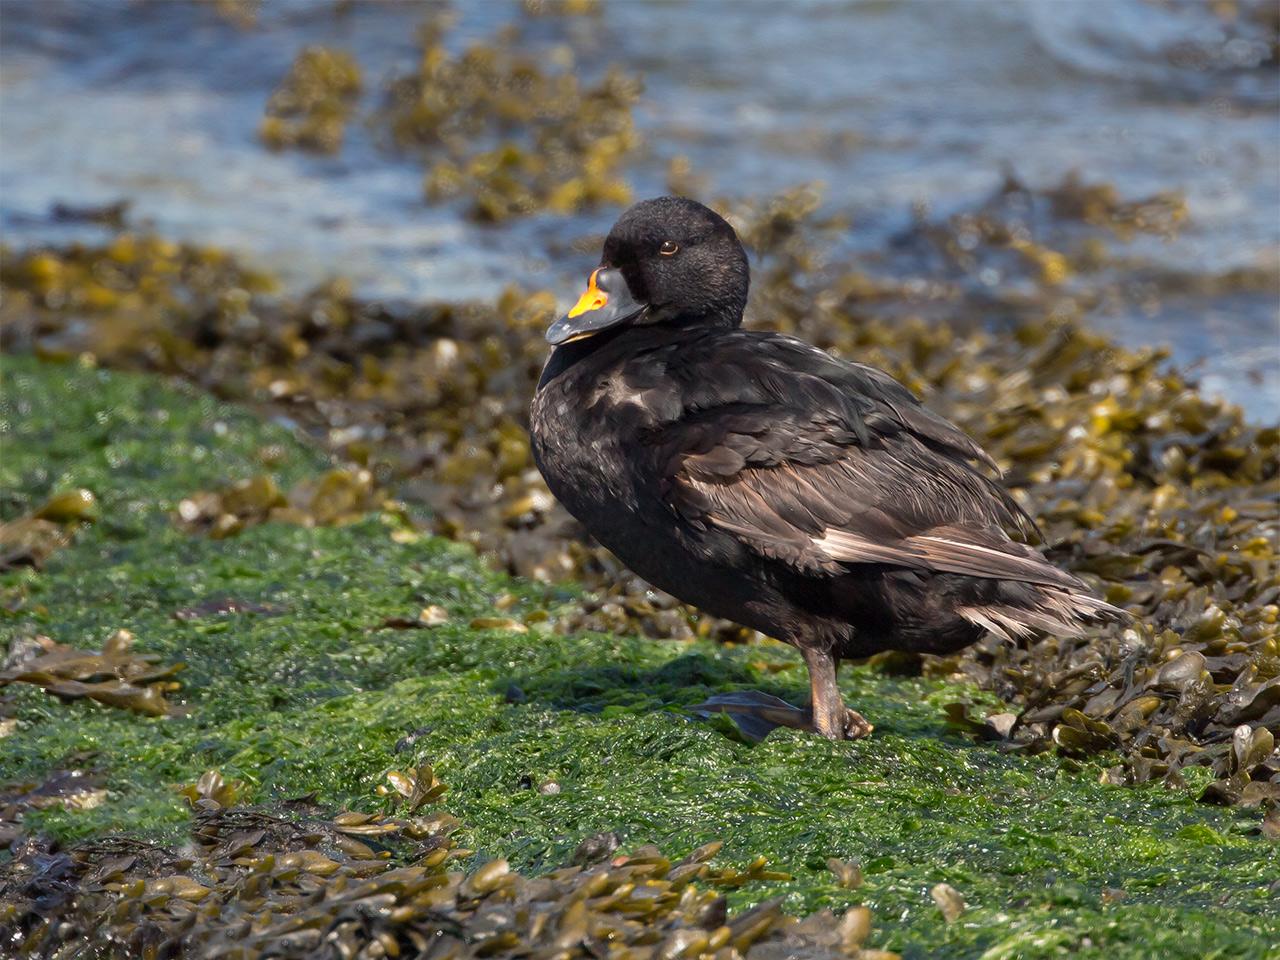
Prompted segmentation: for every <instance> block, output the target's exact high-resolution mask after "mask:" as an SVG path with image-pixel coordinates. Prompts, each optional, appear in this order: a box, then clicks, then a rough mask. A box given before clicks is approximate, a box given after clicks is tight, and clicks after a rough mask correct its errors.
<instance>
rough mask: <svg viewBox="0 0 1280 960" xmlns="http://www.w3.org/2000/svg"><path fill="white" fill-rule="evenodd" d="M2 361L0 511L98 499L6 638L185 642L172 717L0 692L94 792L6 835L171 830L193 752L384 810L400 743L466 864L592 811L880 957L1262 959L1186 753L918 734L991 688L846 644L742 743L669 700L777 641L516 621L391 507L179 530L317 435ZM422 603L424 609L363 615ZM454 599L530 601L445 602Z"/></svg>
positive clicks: (767, 671) (56, 369)
mask: <svg viewBox="0 0 1280 960" xmlns="http://www.w3.org/2000/svg"><path fill="white" fill-rule="evenodd" d="M2 369H3V371H4V376H5V386H6V389H5V393H4V401H3V406H2V407H0V431H2V432H0V443H2V444H3V457H2V458H0V486H2V487H3V488H4V489H5V490H6V492H7V494H8V497H7V501H6V502H7V504H9V505H8V506H6V509H10V510H15V511H18V510H23V509H27V508H28V507H29V506H30V505H32V504H36V503H38V502H40V501H41V500H42V499H43V498H45V497H47V495H48V494H49V493H50V492H51V491H53V490H55V489H64V488H86V489H89V490H92V491H93V492H94V494H95V495H96V497H97V498H98V501H99V503H100V505H101V516H102V520H101V521H100V522H99V523H97V524H95V525H93V526H89V527H85V528H82V529H81V530H79V531H78V532H77V534H76V537H75V542H74V543H73V544H72V545H71V546H70V547H68V548H67V549H64V550H63V551H61V552H59V553H58V554H56V555H54V556H53V557H51V558H50V561H49V564H48V567H47V569H46V570H45V571H44V572H43V573H40V574H33V573H30V572H25V571H19V572H13V573H9V574H6V575H4V577H3V579H0V585H2V587H0V589H3V591H4V604H3V610H4V613H3V615H2V616H3V620H0V624H3V632H4V634H5V635H6V636H7V637H8V639H10V641H12V640H13V638H15V637H19V636H25V635H28V634H29V633H31V632H32V631H38V632H43V633H45V634H48V635H50V636H52V637H54V639H56V640H59V641H62V642H71V641H77V642H81V641H92V642H96V643H100V642H101V641H102V640H104V639H105V638H106V637H107V636H109V635H110V634H111V632H112V631H114V630H116V629H121V628H124V629H128V630H129V631H131V632H132V633H133V634H134V635H135V637H136V638H137V639H136V641H135V644H136V647H137V648H138V649H139V650H140V651H146V652H149V653H154V654H157V655H159V656H160V657H162V658H165V659H166V660H169V659H172V660H181V661H184V662H185V663H186V664H187V665H188V667H187V670H186V671H184V673H183V674H182V680H183V688H182V691H181V693H180V699H181V702H182V705H183V706H184V708H185V715H184V716H177V717H168V718H145V717H138V716H134V715H131V714H128V713H126V712H124V711H118V710H112V709H108V708H103V707H99V706H95V705H92V704H86V703H84V702H75V703H61V702H58V701H57V700H54V699H52V698H50V697H48V696H47V695H46V694H44V693H43V692H41V691H38V690H36V689H23V690H17V691H14V690H13V688H10V691H8V692H7V693H6V694H5V695H4V696H3V698H2V699H0V712H3V714H4V715H6V716H9V717H11V718H12V719H14V720H16V721H17V723H16V729H14V731H13V732H12V733H11V734H10V735H9V736H7V737H5V738H4V739H3V741H0V744H3V753H2V754H0V783H4V782H11V781H18V780H27V779H33V778H34V779H39V778H42V777H45V776H47V775H48V774H49V773H50V772H51V771H53V770H56V769H60V768H68V767H74V768H77V769H87V770H93V771H96V772H97V775H98V776H100V777H101V778H102V784H103V786H104V787H105V789H106V791H107V794H106V799H105V801H104V802H102V803H100V804H99V805H98V806H96V807H93V808H92V809H85V810H62V809H57V808H52V809H46V810H40V811H35V810H30V811H27V812H25V814H24V821H23V822H24V824H25V826H26V827H27V828H28V829H37V830H44V831H49V832H51V833H52V834H54V835H55V836H57V837H60V838H62V839H63V840H64V841H70V840H74V839H76V838H87V837H97V836H101V835H103V834H104V833H109V832H126V833H128V834H130V835H133V836H142V837H154V838H159V839H162V840H168V841H173V840H176V839H177V838H178V837H179V836H180V834H181V831H182V829H183V825H184V824H185V822H186V818H187V813H186V812H185V805H184V801H183V799H182V797H181V796H180V794H179V792H178V787H179V786H180V785H181V784H184V783H190V782H192V781H194V780H195V779H197V778H198V777H199V776H200V775H201V773H203V771H205V770H207V769H214V768H216V769H219V770H221V771H222V772H223V774H224V775H225V776H226V777H227V778H228V779H233V778H234V779H240V780H243V781H245V782H246V784H247V785H248V787H247V790H248V794H249V797H250V799H251V800H252V801H254V802H257V803H261V804H267V805H273V804H275V805H278V804H281V803H282V802H283V801H285V800H286V799H288V798H290V797H296V796H300V795H304V794H313V795H314V797H315V800H316V802H318V803H321V804H325V805H329V806H331V807H332V808H339V807H350V808H354V809H357V810H358V809H365V810H369V811H375V810H386V809H389V807H388V805H389V804H391V803H392V802H393V798H389V797H385V796H380V795H379V791H378V787H379V786H380V785H382V784H384V783H386V774H387V772H388V771H390V770H402V769H403V768H405V767H407V766H420V765H422V764H424V763H425V764H430V765H431V766H432V768H433V770H434V771H435V773H436V774H438V776H439V778H440V779H441V780H442V781H443V782H444V783H446V784H447V785H448V787H449V792H448V793H447V794H446V795H445V796H444V798H443V800H442V801H441V802H443V803H444V805H445V807H446V809H447V810H448V811H449V812H450V813H452V814H453V815H455V816H457V817H458V818H459V819H460V820H461V821H462V823H463V824H464V828H463V830H462V832H461V833H460V834H459V839H460V842H462V843H463V844H464V845H466V846H468V847H471V848H474V849H475V850H476V851H477V855H478V856H479V857H480V858H481V859H489V858H492V857H498V856H501V857H506V858H508V859H509V860H510V862H511V863H512V865H513V866H514V867H516V868H518V869H521V870H525V871H532V872H542V871H545V870H547V869H550V868H554V867H556V866H558V865H559V864H562V863H565V862H567V861H568V860H569V858H570V857H571V856H572V854H573V852H574V851H575V850H576V849H577V847H578V845H579V844H580V843H581V842H582V841H583V840H584V839H586V838H588V837H591V836H594V835H597V834H601V833H614V834H617V836H618V839H619V841H620V843H621V844H622V846H623V848H624V849H628V848H630V849H634V848H636V847H637V846H639V845H641V844H644V843H650V842H655V843H659V844H660V845H661V846H662V848H663V849H664V850H666V851H668V852H669V853H671V854H672V855H673V856H680V855H683V854H684V853H686V852H688V851H690V850H692V849H694V848H695V847H698V846H701V845H702V844H703V843H705V842H706V841H707V840H708V839H709V838H712V837H720V838H722V839H723V840H724V841H725V846H724V848H723V850H722V853H721V855H720V856H721V859H722V860H724V861H725V862H727V863H730V864H739V865H741V866H742V867H745V866H746V865H748V864H749V863H750V862H751V861H752V860H753V858H755V857H757V856H758V855H763V856H765V857H767V858H768V860H769V861H770V862H771V863H773V864H776V865H777V866H778V868H779V869H780V870H782V871H785V872H786V873H788V874H790V875H791V876H792V877H793V879H791V880H780V879H777V880H764V879H760V880H756V881H752V882H749V883H747V884H745V885H743V886H742V887H740V888H738V889H735V890H732V891H731V892H730V893H729V898H730V902H731V904H733V905H735V906H746V905H749V904H752V903H757V902H760V901H762V900H764V899H766V898H768V897H770V896H775V895H776V896H782V897H784V898H785V900H784V904H785V906H786V908H787V909H788V910H789V911H791V912H808V911H810V910H814V909H818V908H822V907H831V908H833V909H837V910H842V909H844V908H845V907H847V906H849V905H851V904H855V903H859V904H865V905H866V906H869V907H870V908H871V909H872V911H873V912H874V914H875V916H876V917H877V918H878V922H879V927H880V929H881V931H882V936H880V937H879V939H878V940H877V943H879V944H881V945H884V946H886V947H888V948H890V949H896V950H901V951H902V952H903V953H904V955H906V956H934V955H941V956H979V955H987V956H991V957H1001V956H1009V957H1014V956H1017V957H1037V956H1046V957H1047V956H1056V955H1059V954H1060V953H1061V952H1063V951H1070V952H1073V953H1079V954H1080V955H1082V956H1103V955H1106V956H1135V957H1136V956H1150V955H1152V951H1153V950H1154V951H1155V952H1158V953H1159V954H1160V955H1162V956H1171V957H1173V956H1187V957H1191V956H1197V957H1198V956H1205V955H1213V954H1214V952H1215V951H1218V952H1219V953H1220V954H1221V955H1231V956H1265V955H1267V950H1268V944H1273V943H1276V942H1280V908H1278V907H1277V902H1276V898H1277V890H1276V889H1275V885H1274V880H1275V877H1274V870H1273V867H1272V860H1273V858H1274V848H1273V844H1271V843H1269V842H1268V841H1265V840H1263V839H1262V838H1260V837H1259V836H1258V835H1257V833H1258V826H1257V822H1256V817H1254V816H1251V815H1248V814H1238V813H1235V812H1233V811H1231V810H1224V809H1219V808H1214V807H1208V806H1204V805H1201V804H1197V803H1196V801H1195V798H1196V795H1197V789H1196V788H1197V787H1201V786H1203V785H1204V783H1205V782H1206V781H1207V779H1208V776H1207V774H1206V773H1204V772H1203V771H1196V770H1189V771H1187V772H1186V776H1187V780H1188V781H1189V782H1188V785H1187V786H1186V787H1183V788H1181V789H1165V788H1161V787H1157V786H1144V787H1137V788H1132V789H1129V788H1121V787H1116V786H1111V785H1108V784H1106V783H1102V782H1099V781H1100V779H1102V778H1103V774H1104V771H1105V763H1104V762H1102V761H1098V760H1090V759H1088V758H1085V759H1083V760H1080V761H1074V760H1069V759H1060V758H1056V757H1054V756H1052V755H1048V754H1046V755H1039V756H1024V755H1019V754H1008V753H1002V752H1000V751H998V750H997V749H996V748H995V747H993V746H991V745H988V744H975V743H973V742H972V741H971V740H970V739H969V738H968V737H966V736H963V735H961V734H960V733H958V732H956V731H954V730H951V729H949V728H948V726H947V710H946V706H947V704H951V703H954V702H956V701H965V702H968V703H969V704H970V707H969V709H970V711H971V712H974V713H978V714H980V713H982V712H994V711H997V710H1000V709H1002V706H1001V705H1000V703H999V701H997V700H995V699H994V698H992V697H991V696H990V695H989V694H984V693H981V692H980V691H978V690H976V689H974V688H973V687H971V686H967V685H963V684H961V685H957V684H955V683H951V682H947V681H945V680H939V679H930V678H926V677H901V676H886V675H885V674H883V673H881V672H879V671H877V670H875V669H874V668H871V667H860V668H858V669H855V670H853V671H850V672H848V673H847V674H846V675H845V676H844V677H843V678H842V687H843V692H844V694H845V696H846V697H847V698H848V699H849V700H850V702H853V703H855V704H857V705H858V706H859V707H860V708H862V709H865V710H870V711H872V712H874V713H875V714H876V715H877V720H878V721H879V723H878V729H877V734H876V736H875V737H874V738H872V739H870V740H868V741H860V742H858V743H853V744H831V743H828V742H826V741H820V740H816V739H814V738H811V737H806V736H803V735H798V734H795V733H792V732H788V731H781V732H779V733H777V734H775V735H773V736H771V737H770V738H769V739H768V740H767V741H765V742H764V743H763V744H760V745H756V746H749V745H747V744H744V743H742V742H741V741H740V740H739V739H737V738H736V737H734V736H733V735H732V732H731V730H729V729H727V728H726V727H725V726H723V725H720V724H717V723H704V722H698V721H695V720H693V719H692V718H691V717H690V716H689V715H688V713H687V708H688V707H690V706H692V705H693V704H695V703H697V702H699V701H700V700H702V699H705V697H706V696H707V695H708V694H711V693H715V692H725V691H730V690H735V689H748V688H750V689H763V690H766V691H769V692H773V693H776V694H778V695H780V696H784V697H789V698H792V699H800V698H802V697H803V686H804V681H803V671H802V669H801V668H800V664H799V662H798V661H797V660H796V658H795V657H794V656H793V655H792V654H791V652H790V651H789V649H787V648H785V647H782V646H781V645H778V644H771V643H769V644H752V645H734V646H728V647H726V646H724V645H721V644H714V643H710V642H705V641H696V642H684V643H670V642H668V643H657V642H653V641H649V640H645V639H641V638H638V637H636V636H632V635H604V634H590V633H583V634H579V633H575V634H569V635H565V634H561V633H557V632H554V631H553V630H551V629H549V628H548V627H547V626H546V622H545V621H540V620H539V619H538V618H536V617H531V616H528V615H529V614H531V613H532V612H533V611H535V610H536V609H540V608H548V607H550V608H551V609H552V610H553V611H554V610H557V609H559V608H560V607H561V606H563V605H564V604H570V605H572V603H573V602H574V599H573V596H572V594H571V593H567V592H564V591H558V590H555V589H552V588H547V587H543V586H539V585H536V584H530V583H527V582H520V581H512V580H509V579H507V578H505V577H503V576H501V575H499V574H496V573H494V572H492V571H491V570H489V569H487V568H485V567H484V566H483V565H481V564H480V563H479V562H478V561H477V560H476V558H475V557H474V555H473V554H471V553H470V551H468V550H466V549H465V548H462V547H459V546H457V545H453V544H449V543H447V542H445V541H441V540H437V539H432V538H412V539H409V540H408V541H407V542H405V541H406V538H403V537H400V538H397V537H393V534H394V533H395V531H396V530H400V529H403V527H402V521H401V520H400V519H398V518H388V517H386V516H383V515H378V514H374V515H371V516H370V517H369V518H368V519H367V520H364V521H362V522H359V523H356V524H353V525H350V526H346V527H340V528H334V527H316V528H306V527H300V526H294V525H285V524H278V523H265V524H260V525H258V526H254V527H252V528H250V529H247V530H245V531H244V532H243V533H241V534H240V535H239V536H237V537H234V538H229V539H224V540H214V539H209V538H206V537H192V536H190V535H189V534H187V533H185V532H183V531H182V530H180V529H178V528H177V526H176V525H175V524H174V523H173V522H172V513H173V511H174V509H175V508H176V505H177V504H178V503H179V502H180V500H181V499H182V498H183V497H184V496H186V495H187V494H188V493H189V492H190V491H191V490H193V489H200V488H206V487H212V486H217V485H219V484H220V483H222V482H224V481H225V480H226V479H228V478H233V477H235V476H237V475H239V476H250V475H254V474H256V473H260V472H261V470H262V464H263V458H262V451H263V449H264V448H271V449H272V451H273V452H272V455H271V456H270V458H269V461H270V463H271V465H272V466H271V470H272V471H273V474H274V475H275V476H276V477H277V478H278V482H280V483H289V484H291V483H296V482H299V481H302V480H304V479H306V478H307V477H308V476H311V477H314V476H318V475H320V474H322V473H323V472H324V470H325V469H326V467H327V464H326V462H325V459H324V458H323V457H322V456H320V455H319V454H317V453H316V452H315V451H313V450H311V449H309V448H308V447H306V446H305V445H303V444H301V443H300V442H299V441H298V440H297V439H296V438H294V437H293V436H292V435H291V434H290V433H289V432H287V431H286V430H285V429H283V428H281V427H277V426H273V425H270V424H263V423H261V422H259V421H256V420H255V419H253V418H252V417H250V416H248V415H246V414H245V413H244V412H242V411H238V410H236V409H235V408H233V407H228V406H226V405H223V404H220V403H217V402H215V401H212V400H210V399H209V398H208V397H206V396H203V395H201V394H199V393H196V392H194V391H191V390H190V389H188V388H184V387H181V386H180V385H173V384H165V383H163V382H161V381H159V380H157V379H155V378H150V377H139V376H134V375H123V374H111V373H105V372H102V371H98V370H93V369H89V368H85V367H83V366H75V365H50V364H43V363H39V362H36V361H33V360H30V359H13V358H9V359H6V360H4V361H3V368H2ZM219 425H221V426H219ZM196 451H203V453H199V454H197V453H196ZM226 598H232V599H234V600H235V601H236V604H238V606H235V605H233V606H230V607H228V606H227V605H226V604H219V603H218V602H216V601H219V600H223V599H226ZM211 601H215V602H211ZM426 605H438V606H440V607H443V608H444V609H445V610H447V611H448V613H449V618H448V620H447V621H446V622H443V623H438V624H437V625H435V626H431V627H423V628H421V629H412V630H403V629H392V628H389V627H387V626H385V624H386V623H387V621H389V620H393V619H395V618H405V617H414V616H416V615H417V612H418V611H419V610H420V609H421V608H422V607H424V606H426ZM201 610H203V611H204V612H200V611H201ZM179 611H185V612H187V613H188V614H191V613H192V612H193V611H194V612H195V614H194V615H188V616H184V617H179V616H176V615H175V614H176V613H177V612H179ZM476 617H495V618H515V619H516V620H518V621H521V622H523V621H524V620H525V619H528V620H529V621H530V622H529V623H528V626H527V632H523V633H518V632H513V631H511V630H503V629H486V630H476V629H472V628H471V627H469V626H466V624H467V623H468V622H469V621H470V620H471V619H473V618H476ZM549 783H554V784H555V785H556V789H555V790H546V789H539V788H540V787H543V786H545V785H546V784H549ZM831 857H837V858H839V859H841V860H843V861H854V862H857V863H859V864H860V866H861V870H862V874H863V883H862V885H861V886H859V887H857V888H856V889H855V890H849V889H847V888H846V887H845V886H842V885H841V884H840V882H839V879H838V878H837V877H836V876H835V875H834V874H833V873H832V872H831V871H830V870H829V869H828V866H827V861H828V859H829V858H831ZM0 869H3V868H0ZM940 882H945V883H948V884H950V885H951V886H953V887H954V888H955V889H956V890H958V891H959V892H960V894H961V895H962V896H963V897H964V899H965V901H966V902H967V904H968V906H967V909H966V910H965V912H964V913H963V914H962V915H961V916H960V918H959V919H958V920H956V921H955V922H954V923H947V922H946V921H945V920H944V918H943V916H942V914H941V912H940V911H939V910H938V907H937V906H936V905H935V904H934V903H933V901H932V899H931V898H930V895H929V890H930V889H931V888H933V887H934V886H935V885H936V884H937V883H940Z"/></svg>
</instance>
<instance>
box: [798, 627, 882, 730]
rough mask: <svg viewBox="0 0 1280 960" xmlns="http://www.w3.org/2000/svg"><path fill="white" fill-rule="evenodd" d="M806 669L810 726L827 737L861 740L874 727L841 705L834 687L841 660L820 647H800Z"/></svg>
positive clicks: (841, 699)
mask: <svg viewBox="0 0 1280 960" xmlns="http://www.w3.org/2000/svg"><path fill="white" fill-rule="evenodd" d="M801 652H802V653H803V654H804V662H805V664H806V665H807V666H808V668H809V692H810V694H811V696H812V704H811V706H810V708H809V709H810V711H811V715H812V717H813V729H814V730H816V731H817V732H818V733H820V734H821V735H822V736H824V737H826V738H827V739H828V740H860V739H862V738H863V737H865V736H867V735H869V734H870V733H871V731H872V730H874V729H875V728H874V727H873V726H872V725H871V724H870V723H868V722H867V719H866V717H864V716H863V715H862V714H860V713H858V711H857V710H850V709H849V708H848V707H846V706H845V705H844V699H843V698H842V697H841V696H840V688H839V687H837V686H836V670H837V669H839V666H840V661H839V659H837V658H836V657H835V656H834V655H833V654H832V653H831V652H830V651H828V650H823V649H821V648H820V647H802V648H801Z"/></svg>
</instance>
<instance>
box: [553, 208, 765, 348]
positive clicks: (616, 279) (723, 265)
mask: <svg viewBox="0 0 1280 960" xmlns="http://www.w3.org/2000/svg"><path fill="white" fill-rule="evenodd" d="M749 279H750V278H749V271H748V267H747V254H746V251H745V250H743V249H742V244H741V243H740V242H739V241H738V235H737V234H736V233H734V231H733V227H731V226H729V224H728V223H727V222H726V221H725V219H724V218H723V217H722V216H720V215H719V214H718V213H716V212H715V211H714V210H711V209H709V208H707V207H704V206H703V205H702V204H700V203H698V202H697V201H694V200H688V199H686V198H684V197H658V198H657V199H655V200H644V201H641V202H640V203H637V204H636V205H635V206H633V207H632V208H631V209H629V210H627V211H626V213H624V214H623V215H622V216H621V217H619V218H618V222H617V223H615V224H614V225H613V229H612V230H610V231H609V236H608V238H606V240H605V242H604V253H603V255H602V256H601V258H600V266H599V267H597V268H596V269H595V270H594V271H593V272H592V274H591V278H590V280H589V281H588V283H587V291H586V293H584V294H583V295H582V296H581V297H580V298H579V300H578V302H577V304H575V305H574V307H573V309H572V310H570V311H569V313H568V314H567V315H565V316H563V317H561V318H560V319H559V320H557V321H556V322H555V323H553V324H552V325H551V326H550V327H549V328H547V335H546V336H547V341H548V342H549V343H552V344H554V345H556V346H560V345H561V344H566V343H572V342H574V341H576V340H585V339H586V338H588V337H593V336H596V335H597V334H600V333H603V332H605V331H606V330H616V329H618V328H620V327H623V326H655V325H658V324H670V325H680V326H692V325H697V326H717V327H725V328H732V327H736V326H738V325H740V324H741V323H742V311H743V309H744V308H745V307H746V305H747V286H748V283H749Z"/></svg>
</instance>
